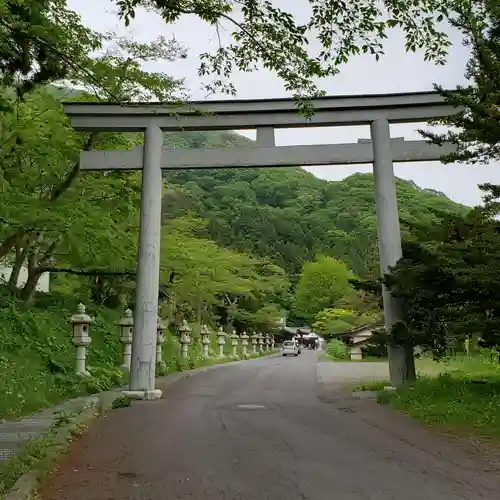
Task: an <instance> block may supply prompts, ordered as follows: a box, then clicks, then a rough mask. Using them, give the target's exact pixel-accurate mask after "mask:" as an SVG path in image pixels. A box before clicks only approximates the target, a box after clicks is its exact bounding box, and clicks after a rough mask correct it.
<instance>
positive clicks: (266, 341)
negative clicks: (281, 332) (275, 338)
mask: <svg viewBox="0 0 500 500" xmlns="http://www.w3.org/2000/svg"><path fill="white" fill-rule="evenodd" d="M264 346H265V347H264V348H265V350H266V352H270V351H271V339H270V338H269V334H267V333H266V335H265V337H264Z"/></svg>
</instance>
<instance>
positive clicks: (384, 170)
mask: <svg viewBox="0 0 500 500" xmlns="http://www.w3.org/2000/svg"><path fill="white" fill-rule="evenodd" d="M370 130H371V137H372V143H373V157H374V161H373V173H374V177H375V199H376V209H377V224H378V246H379V254H380V257H379V259H380V271H381V274H382V276H383V275H384V274H386V273H387V272H388V270H389V268H390V267H393V266H395V265H396V263H397V262H398V260H399V259H400V258H401V257H402V256H403V250H402V246H401V231H400V227H399V214H398V201H397V197H396V185H395V180H394V168H393V163H392V151H391V135H390V126H389V121H388V120H387V119H386V118H379V119H377V120H375V121H373V122H372V123H371V125H370ZM382 298H383V302H384V319H385V328H386V331H387V332H389V330H390V329H391V328H392V327H393V326H394V324H395V323H397V322H398V321H400V320H401V319H402V310H401V304H400V301H399V300H398V299H396V298H395V297H393V296H392V295H391V294H390V292H389V290H387V288H386V287H385V286H384V287H383V288H382ZM387 349H388V354H389V360H390V361H389V372H390V377H391V384H392V386H393V387H399V386H400V385H402V384H403V383H404V382H405V381H406V380H408V379H412V378H414V375H415V365H414V362H413V357H412V356H407V353H406V352H405V349H404V348H403V347H399V346H391V345H389V344H388V346H387ZM406 361H408V363H407V362H406ZM406 371H408V373H405V372H406Z"/></svg>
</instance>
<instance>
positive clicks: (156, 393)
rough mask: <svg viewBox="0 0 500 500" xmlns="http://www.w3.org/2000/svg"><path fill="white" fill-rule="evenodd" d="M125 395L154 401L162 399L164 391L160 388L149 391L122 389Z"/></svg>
mask: <svg viewBox="0 0 500 500" xmlns="http://www.w3.org/2000/svg"><path fill="white" fill-rule="evenodd" d="M122 394H123V395H124V396H128V397H129V398H131V399H142V400H144V401H154V400H156V399H160V398H161V396H162V392H161V391H160V389H151V390H149V391H146V390H145V391H128V390H127V391H122Z"/></svg>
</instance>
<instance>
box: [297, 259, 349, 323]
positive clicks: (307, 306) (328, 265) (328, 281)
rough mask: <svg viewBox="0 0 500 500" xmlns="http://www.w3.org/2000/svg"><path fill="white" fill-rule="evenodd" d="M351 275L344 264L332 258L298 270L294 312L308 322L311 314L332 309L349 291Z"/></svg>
mask: <svg viewBox="0 0 500 500" xmlns="http://www.w3.org/2000/svg"><path fill="white" fill-rule="evenodd" d="M351 277H352V273H351V271H350V269H349V268H348V267H347V265H346V264H345V263H344V262H342V261H340V260H337V259H334V258H332V257H320V258H319V259H317V260H316V261H315V262H307V263H306V264H304V267H303V268H302V273H301V275H300V279H299V282H298V283H297V287H296V289H295V300H294V310H295V312H296V314H297V315H300V316H303V317H304V318H305V319H306V320H307V321H309V322H310V323H312V321H313V320H314V317H315V315H316V314H317V313H318V312H320V311H321V310H322V309H324V308H327V307H335V305H336V304H337V303H339V302H340V301H341V300H342V298H343V297H345V295H346V294H347V293H348V292H349V291H350V289H351V285H350V283H349V278H351Z"/></svg>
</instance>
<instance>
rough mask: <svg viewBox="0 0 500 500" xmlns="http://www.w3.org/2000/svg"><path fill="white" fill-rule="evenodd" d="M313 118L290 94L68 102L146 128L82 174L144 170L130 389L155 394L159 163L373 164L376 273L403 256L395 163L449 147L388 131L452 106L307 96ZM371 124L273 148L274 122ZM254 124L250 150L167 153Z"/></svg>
mask: <svg viewBox="0 0 500 500" xmlns="http://www.w3.org/2000/svg"><path fill="white" fill-rule="evenodd" d="M312 104H313V107H314V115H313V116H312V117H310V118H306V117H304V116H302V115H300V114H299V113H298V112H297V107H296V104H295V103H294V102H293V100H292V99H262V100H225V101H205V102H192V103H188V104H186V105H179V106H175V105H165V104H160V103H129V104H125V105H120V104H108V103H82V102H70V103H64V111H65V112H66V114H67V115H68V116H69V117H70V119H71V124H72V126H73V128H74V129H76V130H84V131H108V132H110V131H113V132H141V131H142V132H144V146H140V147H136V148H134V149H132V150H130V151H84V152H81V153H80V161H81V169H82V170H103V171H108V170H142V190H141V216H140V231H139V256H138V263H137V287H136V305H135V335H134V339H133V345H132V362H131V373H130V387H129V391H127V394H129V395H130V396H132V397H135V398H141V399H157V398H160V397H161V391H160V390H158V389H155V347H156V325H157V314H158V285H159V269H160V231H161V201H162V173H161V171H162V169H180V168H248V167H287V166H306V165H345V164H361V163H373V166H374V177H375V192H376V210H377V220H378V240H379V253H380V269H381V272H382V273H386V272H387V271H388V269H389V267H391V266H394V265H395V264H396V263H397V261H398V260H399V259H400V258H401V257H402V248H401V235H400V227H399V216H398V207H397V199H396V188H395V183H394V170H393V162H414V161H432V160H439V159H440V157H441V156H443V155H444V154H448V153H450V152H452V151H453V147H452V146H451V145H445V146H443V147H438V146H434V145H430V144H427V143H426V142H425V141H405V140H404V139H401V138H397V139H391V137H390V125H389V124H390V123H411V122H416V123H421V122H426V121H428V120H430V119H434V118H441V117H444V116H450V115H452V114H455V113H456V112H457V109H456V108H453V107H452V106H450V105H448V104H446V103H445V102H444V100H443V98H442V97H441V96H440V95H439V94H437V93H436V92H417V93H406V94H387V95H357V96H341V97H323V98H318V99H314V100H313V101H312ZM368 124H369V125H370V130H371V140H363V139H362V140H360V141H358V143H357V144H328V145H306V146H279V147H276V146H275V139H274V130H275V129H276V128H296V127H327V126H346V125H347V126H348V125H368ZM243 129H256V130H257V140H256V143H255V146H249V147H244V148H234V149H222V148H221V149H215V148H214V149H203V150H170V149H167V148H165V147H164V146H163V133H164V132H178V131H182V130H198V131H201V130H243ZM383 302H384V317H385V325H386V328H387V329H390V328H391V327H392V326H393V325H394V324H395V323H396V322H397V321H398V319H399V318H400V312H399V309H398V304H397V301H396V300H394V298H393V297H391V295H390V294H389V292H388V291H387V290H385V289H384V290H383ZM403 359H404V353H403V352H402V349H400V348H394V347H391V348H390V352H389V367H390V374H391V382H392V384H393V385H394V386H398V385H400V384H401V382H402V380H401V375H400V371H399V368H400V367H401V363H402V360H403Z"/></svg>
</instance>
